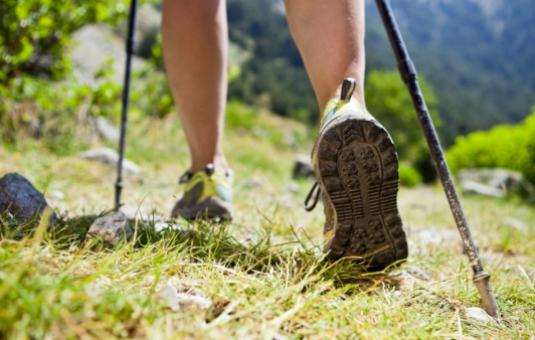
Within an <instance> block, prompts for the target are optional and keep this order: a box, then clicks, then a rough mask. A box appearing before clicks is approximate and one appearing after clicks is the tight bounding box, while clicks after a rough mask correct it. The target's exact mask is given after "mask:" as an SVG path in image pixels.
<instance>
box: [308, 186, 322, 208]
mask: <svg viewBox="0 0 535 340" xmlns="http://www.w3.org/2000/svg"><path fill="white" fill-rule="evenodd" d="M320 194H321V189H320V186H319V183H318V182H315V183H314V185H313V186H312V188H310V191H309V192H308V195H307V197H306V198H305V210H306V211H312V210H314V208H315V207H316V205H317V204H318V201H319V199H320ZM311 200H312V204H311V203H310V201H311Z"/></svg>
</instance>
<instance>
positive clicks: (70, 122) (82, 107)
mask: <svg viewBox="0 0 535 340" xmlns="http://www.w3.org/2000/svg"><path fill="white" fill-rule="evenodd" d="M95 80H96V81H95V83H93V84H80V83H78V82H77V81H75V80H74V79H72V78H71V77H69V78H68V79H66V80H63V81H60V82H53V81H50V80H48V79H44V78H34V77H29V76H22V77H18V78H15V79H13V80H11V81H10V82H9V83H8V86H7V87H5V88H3V89H2V88H1V87H0V94H2V95H3V96H5V100H3V101H1V102H0V139H1V140H2V141H3V143H4V144H7V145H12V146H16V145H17V143H18V142H19V141H22V140H24V139H26V138H27V137H30V138H34V139H40V140H42V141H43V142H44V144H45V145H46V146H47V147H48V148H49V149H50V150H52V151H53V152H55V153H58V154H69V153H71V152H73V151H75V150H78V149H80V147H81V146H82V145H84V144H87V143H89V142H90V139H91V136H90V135H87V132H88V131H87V129H84V127H85V125H86V124H87V123H88V122H90V118H94V117H97V116H102V117H106V118H108V119H111V120H112V121H118V117H119V114H120V109H121V94H122V86H121V85H120V84H117V83H116V82H115V81H114V80H113V77H112V64H111V63H107V64H105V65H103V67H102V69H101V70H100V71H99V72H97V75H96V79H95ZM132 83H133V86H132V90H131V113H132V114H136V113H137V114H138V115H141V116H150V117H163V116H165V115H167V114H168V113H169V112H171V111H172V110H173V99H172V96H171V94H170V91H169V88H168V86H167V79H166V77H165V75H164V74H162V73H161V72H157V71H155V70H154V68H152V67H151V66H148V67H146V68H144V69H142V70H139V71H138V72H135V73H134V74H133V82H132ZM84 133H85V134H84Z"/></svg>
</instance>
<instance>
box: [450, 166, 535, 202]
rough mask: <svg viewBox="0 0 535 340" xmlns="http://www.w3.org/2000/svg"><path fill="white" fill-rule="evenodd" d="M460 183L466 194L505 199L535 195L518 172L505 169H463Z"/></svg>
mask: <svg viewBox="0 0 535 340" xmlns="http://www.w3.org/2000/svg"><path fill="white" fill-rule="evenodd" d="M459 182H460V184H461V188H462V190H463V192H465V193H471V194H479V195H484V196H491V197H504V196H507V195H508V194H510V193H518V194H521V195H523V196H526V197H529V196H530V195H532V194H534V193H535V188H534V187H533V185H532V184H531V183H530V182H529V181H527V180H526V179H524V177H523V176H522V174H521V173H520V172H518V171H513V170H510V169H503V168H481V169H462V170H461V171H459Z"/></svg>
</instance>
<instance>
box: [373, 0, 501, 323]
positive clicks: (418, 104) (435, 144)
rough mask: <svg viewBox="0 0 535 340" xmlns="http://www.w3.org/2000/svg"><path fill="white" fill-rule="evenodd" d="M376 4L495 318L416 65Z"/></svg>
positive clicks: (390, 18)
mask: <svg viewBox="0 0 535 340" xmlns="http://www.w3.org/2000/svg"><path fill="white" fill-rule="evenodd" d="M376 4H377V8H378V9H379V13H380V14H381V18H382V20H383V24H384V27H385V30H386V32H387V34H388V38H389V40H390V44H391V45H392V49H393V50H394V54H395V56H396V60H397V63H398V68H399V72H400V73H401V77H402V78H403V81H404V82H405V85H406V86H407V89H408V90H409V92H410V95H411V98H412V102H413V104H414V108H415V109H416V113H417V116H418V120H419V121H420V125H421V127H422V130H423V133H424V135H425V139H426V140H427V144H428V146H429V149H430V151H431V156H432V158H433V161H434V163H435V167H436V169H437V172H438V175H439V177H440V181H441V182H442V186H443V187H444V191H445V193H446V197H447V199H448V203H449V205H450V208H451V212H452V214H453V217H454V218H455V223H456V224H457V229H458V230H459V234H460V235H461V239H462V241H463V247H464V251H465V253H466V254H467V256H468V259H469V261H470V266H471V267H472V272H473V273H472V274H473V281H474V284H475V286H476V287H477V289H478V291H479V294H480V295H481V299H482V304H483V308H484V309H485V311H486V312H487V313H488V314H489V315H491V316H494V317H498V316H499V309H498V304H497V302H496V299H495V298H494V295H493V293H492V290H491V287H490V284H489V278H490V276H489V275H488V274H487V273H486V272H485V271H484V269H483V266H482V265H481V260H480V259H479V255H478V253H477V247H476V245H475V243H474V240H473V238H472V234H471V232H470V228H469V227H468V224H467V222H466V218H465V216H464V213H463V210H462V207H461V203H460V201H459V197H458V196H457V192H456V191H455V186H454V185H453V180H452V176H451V173H450V170H449V168H448V164H447V163H446V159H445V157H444V151H443V150H442V146H441V145H440V141H439V139H438V135H437V132H436V130H435V127H434V125H433V121H432V120H431V116H430V115H429V110H428V108H427V105H426V103H425V99H424V96H423V94H422V91H421V89H420V85H419V83H418V77H417V73H416V68H415V67H414V64H413V62H412V60H411V58H410V56H409V52H408V51H407V48H406V47H405V43H404V42H403V37H402V36H401V33H400V30H399V27H398V25H397V22H396V19H395V18H394V13H393V12H392V9H391V8H390V4H389V2H388V0H376Z"/></svg>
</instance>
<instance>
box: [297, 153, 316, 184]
mask: <svg viewBox="0 0 535 340" xmlns="http://www.w3.org/2000/svg"><path fill="white" fill-rule="evenodd" d="M293 178H295V179H298V178H314V168H313V167H312V164H310V157H309V156H307V155H297V157H296V158H295V162H294V168H293Z"/></svg>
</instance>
